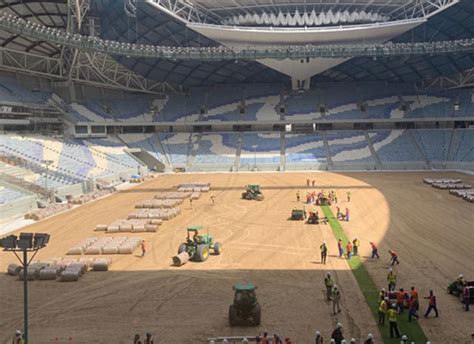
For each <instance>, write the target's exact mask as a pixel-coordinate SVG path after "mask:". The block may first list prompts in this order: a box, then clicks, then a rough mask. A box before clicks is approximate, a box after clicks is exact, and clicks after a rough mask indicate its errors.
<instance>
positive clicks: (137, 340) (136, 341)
mask: <svg viewBox="0 0 474 344" xmlns="http://www.w3.org/2000/svg"><path fill="white" fill-rule="evenodd" d="M133 344H142V341H141V340H140V335H139V334H136V335H135V338H133Z"/></svg>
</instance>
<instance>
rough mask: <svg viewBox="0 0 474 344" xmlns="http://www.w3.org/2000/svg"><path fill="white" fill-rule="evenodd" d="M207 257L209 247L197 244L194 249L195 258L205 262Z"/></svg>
mask: <svg viewBox="0 0 474 344" xmlns="http://www.w3.org/2000/svg"><path fill="white" fill-rule="evenodd" d="M207 258H209V247H208V246H207V245H198V247H197V251H196V260H197V261H198V262H205V261H206V260H207Z"/></svg>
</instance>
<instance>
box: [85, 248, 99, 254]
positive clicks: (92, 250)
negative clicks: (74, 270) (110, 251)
mask: <svg viewBox="0 0 474 344" xmlns="http://www.w3.org/2000/svg"><path fill="white" fill-rule="evenodd" d="M100 252H101V249H100V247H98V246H90V247H88V248H86V250H85V251H84V253H85V254H89V255H90V254H100Z"/></svg>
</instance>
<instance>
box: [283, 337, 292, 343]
mask: <svg viewBox="0 0 474 344" xmlns="http://www.w3.org/2000/svg"><path fill="white" fill-rule="evenodd" d="M285 344H293V342H292V341H291V339H290V338H288V337H286V338H285Z"/></svg>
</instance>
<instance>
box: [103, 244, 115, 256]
mask: <svg viewBox="0 0 474 344" xmlns="http://www.w3.org/2000/svg"><path fill="white" fill-rule="evenodd" d="M117 253H118V248H117V247H116V246H106V247H104V248H102V254H117Z"/></svg>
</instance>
